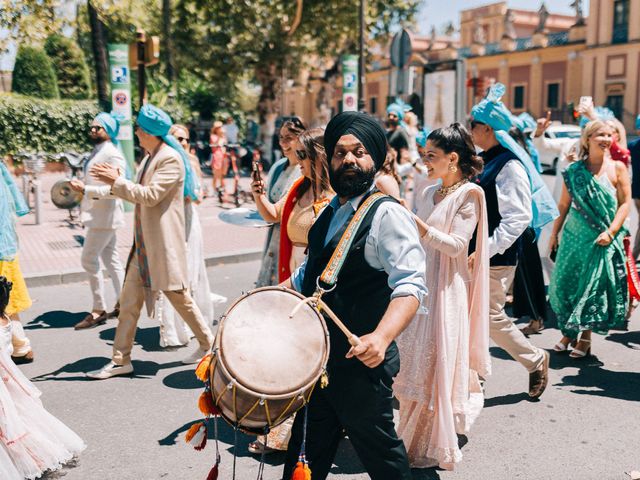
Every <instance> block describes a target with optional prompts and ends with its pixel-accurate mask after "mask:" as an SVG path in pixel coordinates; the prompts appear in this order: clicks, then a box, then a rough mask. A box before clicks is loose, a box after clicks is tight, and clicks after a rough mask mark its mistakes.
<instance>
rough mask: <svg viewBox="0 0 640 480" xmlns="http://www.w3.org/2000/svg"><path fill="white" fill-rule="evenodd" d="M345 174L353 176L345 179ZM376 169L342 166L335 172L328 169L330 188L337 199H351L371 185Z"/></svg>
mask: <svg viewBox="0 0 640 480" xmlns="http://www.w3.org/2000/svg"><path fill="white" fill-rule="evenodd" d="M345 172H355V174H353V175H350V176H348V177H345V175H344V174H345ZM375 176H376V169H375V168H371V169H370V170H363V169H362V168H360V167H359V166H358V165H342V166H341V167H340V168H338V169H337V170H333V169H331V168H330V169H329V181H330V182H331V187H332V188H333V190H334V191H335V192H336V194H337V195H338V196H339V197H343V198H353V197H357V196H359V195H362V194H363V193H365V192H366V191H367V190H369V187H371V185H372V184H373V179H374V178H375Z"/></svg>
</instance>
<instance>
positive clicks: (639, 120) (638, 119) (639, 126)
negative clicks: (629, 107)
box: [636, 115, 640, 130]
mask: <svg viewBox="0 0 640 480" xmlns="http://www.w3.org/2000/svg"><path fill="white" fill-rule="evenodd" d="M636 130H640V115H638V116H637V117H636Z"/></svg>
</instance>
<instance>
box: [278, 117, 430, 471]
mask: <svg viewBox="0 0 640 480" xmlns="http://www.w3.org/2000/svg"><path fill="white" fill-rule="evenodd" d="M324 145H325V149H326V152H327V159H328V161H329V171H330V178H331V186H332V187H333V189H334V190H335V192H336V193H337V195H336V197H335V198H334V199H333V200H332V201H331V203H330V204H329V205H328V206H327V207H326V209H325V210H324V211H323V213H322V214H321V215H320V217H319V218H318V220H317V221H316V223H315V224H314V226H313V227H312V229H311V231H310V233H309V248H308V256H307V259H306V260H305V262H304V263H303V264H302V265H301V266H300V267H299V268H298V269H297V270H296V271H295V272H294V273H293V274H292V276H291V278H290V279H289V280H287V281H285V282H284V285H285V286H288V287H293V288H294V289H295V290H297V291H299V292H301V293H302V294H303V295H305V296H306V297H310V296H312V295H313V294H314V292H315V290H316V288H317V287H316V285H317V283H316V282H317V281H318V277H319V276H320V275H321V274H322V273H323V271H324V270H325V267H326V266H327V264H328V263H329V260H330V258H331V257H332V254H333V253H334V250H335V249H336V246H337V244H338V242H339V241H340V239H341V238H342V236H343V234H345V231H346V235H353V237H354V238H353V242H352V243H351V246H350V247H349V250H348V251H347V252H345V256H343V257H342V258H343V263H342V265H341V269H340V272H339V274H338V276H337V282H336V283H335V288H333V289H331V290H330V291H327V292H326V293H324V295H323V297H322V300H323V301H324V302H325V303H326V304H327V306H328V307H329V308H330V309H331V310H332V311H333V312H334V313H335V314H336V315H337V317H338V318H339V319H340V320H342V322H343V323H344V324H345V325H346V327H347V328H348V329H349V330H351V331H352V332H353V333H354V334H355V335H357V336H359V337H360V342H359V344H358V345H357V346H355V347H351V346H350V345H349V342H348V340H347V338H346V337H345V335H344V334H343V333H342V332H341V331H340V330H339V329H338V327H337V326H336V325H335V324H334V322H332V321H331V320H327V326H328V328H329V332H330V347H331V351H330V355H329V362H328V365H327V373H328V377H329V383H328V385H327V386H326V388H321V385H319V384H318V385H317V386H316V388H315V389H314V391H313V394H312V396H311V399H310V401H309V404H308V406H307V409H308V410H307V412H306V414H305V412H304V411H300V412H299V413H298V415H297V417H296V420H295V423H294V426H293V432H292V438H291V441H290V442H289V449H288V451H287V459H286V463H285V468H284V474H283V479H285V480H289V479H290V478H291V474H292V471H293V469H294V467H295V465H296V461H297V460H298V456H299V454H300V451H301V448H302V446H303V434H304V430H305V427H306V444H305V453H306V458H307V459H308V460H309V466H310V468H311V471H312V472H313V478H314V480H321V479H324V478H326V477H327V475H328V473H329V470H330V468H331V465H332V463H333V458H334V456H335V453H336V450H337V448H338V443H339V441H340V439H341V438H342V435H343V430H344V431H345V432H346V433H347V435H348V436H349V439H350V440H351V442H352V444H353V446H354V448H355V450H356V452H357V454H358V456H359V457H360V460H361V461H362V463H363V464H364V466H365V468H366V470H367V472H368V474H369V475H370V477H371V478H372V479H374V480H376V479H380V480H382V479H384V480H388V479H410V478H411V473H410V468H409V462H408V460H407V454H406V450H405V447H404V445H403V443H402V441H401V440H400V439H399V438H398V436H397V434H396V431H395V426H394V423H393V410H392V399H393V394H392V385H393V379H394V377H395V376H396V374H397V373H398V370H399V369H400V358H399V355H398V348H397V346H396V344H395V342H394V339H395V338H396V337H397V336H398V335H399V334H400V332H402V330H403V329H404V328H405V327H406V326H407V325H408V323H409V322H410V321H411V319H412V318H413V316H414V315H415V313H416V311H417V310H418V307H419V306H420V304H421V300H422V297H423V296H424V295H425V294H426V287H425V279H424V262H425V257H424V251H423V250H422V247H421V246H420V242H419V237H418V231H417V228H416V225H415V223H414V221H413V219H412V218H411V215H410V213H409V211H408V210H406V209H404V208H403V207H402V206H401V205H400V204H399V203H397V202H396V201H395V200H393V199H392V198H391V197H388V196H381V198H377V197H374V198H376V199H375V201H374V202H373V203H371V206H370V208H369V210H368V211H367V213H366V214H365V215H364V216H363V217H361V221H360V222H354V223H350V220H351V219H352V218H353V217H354V214H355V213H356V210H358V207H359V206H360V205H361V204H363V203H364V202H365V201H366V200H367V198H369V197H371V196H372V195H373V194H374V192H375V186H374V177H375V174H376V171H377V170H378V169H379V168H380V167H381V166H382V164H383V162H384V159H385V156H386V152H387V140H386V137H385V132H384V130H383V129H382V128H381V127H380V126H379V125H378V123H377V122H376V121H375V120H374V119H373V118H372V117H371V116H369V115H367V114H364V113H358V112H343V113H341V114H339V115H337V116H336V117H334V118H333V119H332V120H331V122H329V125H328V126H327V129H326V131H325V137H324ZM356 218H358V217H357V216H356ZM356 223H357V224H356ZM318 285H319V286H323V285H322V282H319V281H318ZM305 423H306V425H305Z"/></svg>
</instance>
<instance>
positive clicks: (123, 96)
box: [108, 43, 135, 175]
mask: <svg viewBox="0 0 640 480" xmlns="http://www.w3.org/2000/svg"><path fill="white" fill-rule="evenodd" d="M108 50H109V71H110V73H111V75H110V79H111V105H112V107H111V108H112V109H113V111H114V112H116V113H119V114H120V115H122V117H123V118H124V120H122V121H121V122H120V132H119V133H118V142H119V143H120V149H121V150H122V153H123V154H124V157H125V159H126V160H127V165H128V169H129V171H128V172H127V173H128V174H130V175H132V174H133V172H135V163H134V155H133V125H132V124H131V75H130V73H131V70H130V69H129V46H128V45H126V44H123V43H110V44H109V45H108Z"/></svg>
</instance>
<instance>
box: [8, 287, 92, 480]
mask: <svg viewBox="0 0 640 480" xmlns="http://www.w3.org/2000/svg"><path fill="white" fill-rule="evenodd" d="M11 287H12V285H11V282H9V281H8V280H7V279H6V278H5V277H2V276H0V479H2V480H23V479H25V478H26V479H33V478H40V477H41V476H42V475H43V474H44V473H45V472H47V471H51V470H57V469H59V468H61V467H62V466H63V465H64V464H65V463H67V462H69V461H70V460H72V459H73V458H74V457H75V456H76V455H78V454H79V453H80V452H81V451H82V450H84V448H85V444H84V442H83V441H82V439H81V438H80V437H78V435H76V434H75V433H74V432H73V431H72V430H71V429H70V428H68V427H67V426H66V425H65V424H63V423H62V422H61V421H60V420H58V419H57V418H56V417H54V416H53V415H51V414H50V413H49V412H47V411H46V410H45V408H44V407H43V406H42V402H41V401H40V391H39V390H38V389H37V388H36V387H34V386H33V384H32V383H31V382H30V381H29V380H28V379H27V377H25V376H24V374H23V373H22V372H21V371H20V370H19V369H18V367H16V365H15V364H14V363H13V362H12V361H11V356H10V355H11V351H12V345H11V324H12V322H10V321H9V318H8V317H7V315H6V313H5V308H6V306H7V303H8V302H9V293H10V291H11Z"/></svg>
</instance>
